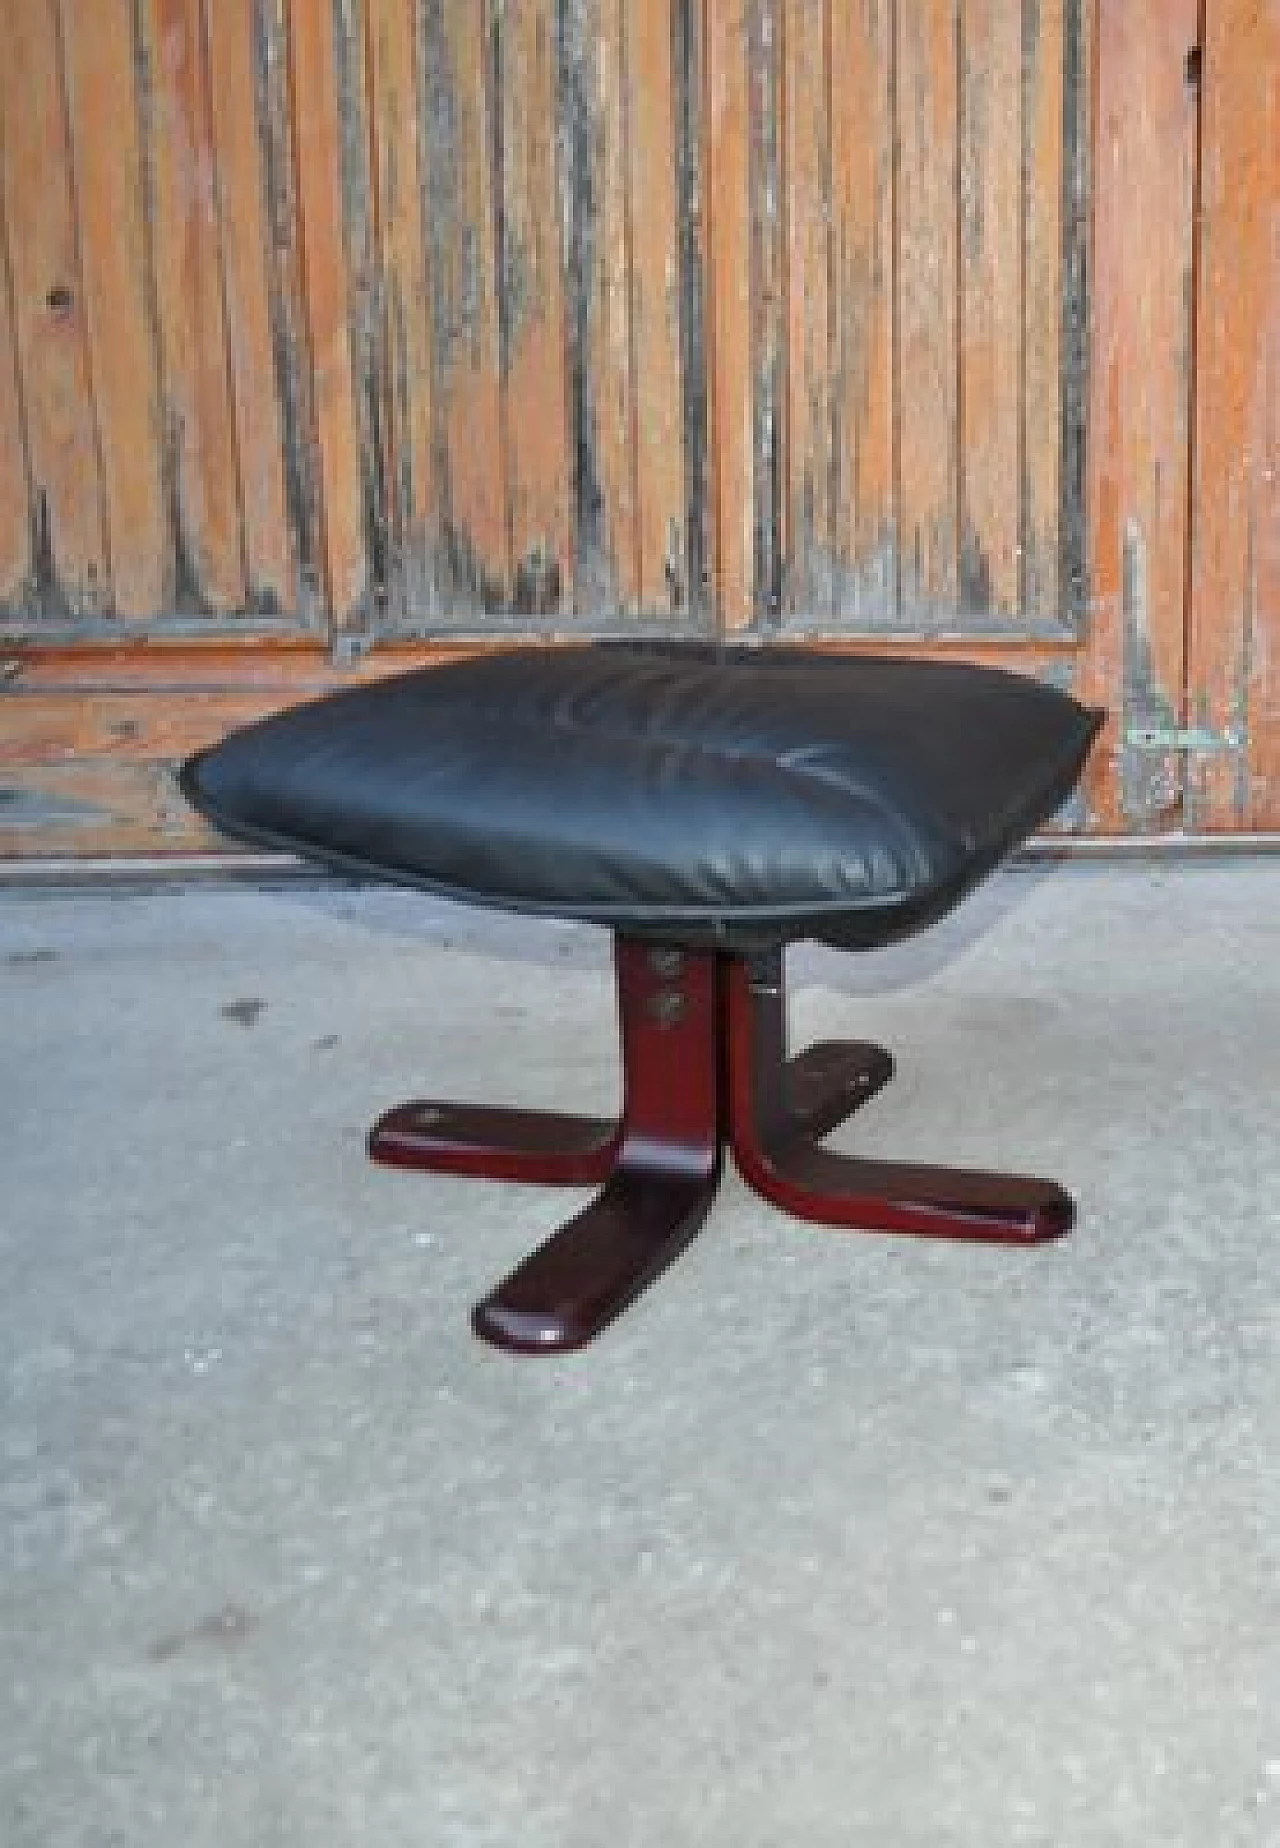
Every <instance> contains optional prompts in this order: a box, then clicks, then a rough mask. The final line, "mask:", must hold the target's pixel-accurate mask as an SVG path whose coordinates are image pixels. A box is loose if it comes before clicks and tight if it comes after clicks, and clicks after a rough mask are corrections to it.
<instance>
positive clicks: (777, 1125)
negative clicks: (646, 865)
mask: <svg viewBox="0 0 1280 1848" xmlns="http://www.w3.org/2000/svg"><path fill="white" fill-rule="evenodd" d="M721 983H722V1004H721V1005H722V1030H723V1032H724V1036H725V1039H726V1066H727V1072H726V1080H725V1085H726V1113H727V1135H728V1140H729V1143H730V1146H731V1148H732V1151H733V1156H734V1160H735V1161H736V1163H737V1165H738V1168H739V1171H740V1172H741V1174H742V1176H743V1179H744V1180H746V1181H747V1182H748V1184H749V1185H750V1186H752V1187H754V1188H755V1190H756V1191H757V1192H758V1193H760V1194H763V1195H764V1197H765V1198H766V1199H768V1200H771V1201H772V1202H773V1203H774V1204H775V1205H777V1206H780V1207H782V1208H783V1210H784V1211H786V1212H789V1213H793V1214H795V1215H796V1217H797V1218H800V1219H809V1220H815V1221H817V1222H818V1223H820V1224H823V1225H829V1226H841V1227H847V1228H853V1229H857V1230H861V1231H882V1232H906V1233H914V1234H917V1235H921V1236H925V1237H932V1238H953V1239H971V1240H972V1239H976V1240H983V1241H986V1242H990V1243H995V1244H1034V1243H1038V1242H1039V1241H1040V1240H1042V1239H1049V1238H1058V1237H1060V1236H1061V1235H1062V1234H1063V1233H1064V1232H1067V1231H1068V1230H1069V1229H1070V1227H1071V1223H1072V1219H1073V1216H1074V1212H1073V1207H1072V1203H1071V1200H1070V1198H1069V1196H1068V1195H1067V1194H1065V1193H1064V1192H1063V1190H1062V1189H1061V1188H1060V1187H1059V1186H1057V1185H1056V1184H1055V1183H1054V1182H1052V1181H1041V1180H1032V1179H1025V1178H1022V1177H1020V1176H1014V1175H1005V1174H983V1173H979V1172H976V1171H972V1170H964V1169H951V1168H931V1167H923V1166H920V1165H919V1164H916V1163H901V1162H886V1161H863V1160H860V1159H857V1158H855V1157H852V1156H848V1155H839V1154H837V1153H835V1151H834V1150H831V1149H827V1148H824V1147H823V1146H822V1145H821V1142H820V1141H819V1137H820V1136H821V1135H823V1134H824V1133H826V1132H827V1130H829V1129H830V1128H831V1127H833V1126H834V1123H835V1122H838V1121H839V1120H840V1114H845V1113H843V1112H842V1113H839V1114H834V1113H833V1108H828V1109H825V1110H822V1109H819V1110H813V1109H809V1110H808V1111H806V1109H805V1107H804V1105H805V1086H804V1083H803V1081H802V1082H801V1083H800V1084H798V1085H797V1084H796V1083H794V1081H793V1082H790V1083H789V1079H792V1080H794V1074H796V1073H797V1072H800V1073H803V1072H805V1071H806V1069H807V1068H806V1066H805V1055H801V1059H800V1060H799V1061H792V1062H791V1063H790V1064H787V1063H786V1062H785V1054H786V997H785V992H784V987H783V958H782V952H781V951H776V952H772V953H770V954H769V955H766V956H759V957H751V958H744V957H726V958H724V961H723V966H722V970H721ZM812 1050H814V1049H811V1051H812ZM817 1050H819V1051H821V1053H822V1055H823V1058H822V1063H823V1064H825V1063H826V1062H827V1061H828V1060H829V1061H830V1063H831V1066H832V1068H833V1069H835V1068H836V1067H837V1066H838V1061H837V1059H836V1055H835V1051H834V1049H831V1050H829V1049H828V1048H827V1047H825V1046H824V1047H822V1048H820V1049H817ZM877 1054H878V1061H879V1062H877V1058H876V1055H877ZM847 1061H848V1062H847V1066H846V1068H845V1083H846V1090H847V1089H848V1088H849V1087H850V1086H851V1087H852V1088H853V1090H855V1091H856V1090H857V1089H858V1088H859V1077H858V1074H859V1072H860V1071H861V1072H863V1073H864V1074H866V1076H864V1077H863V1079H862V1080H861V1088H862V1090H863V1091H864V1092H865V1095H866V1096H870V1095H871V1093H872V1090H873V1089H878V1088H879V1086H880V1085H882V1084H884V1083H885V1082H886V1080H887V1079H888V1077H889V1076H890V1073H891V1070H892V1067H891V1065H890V1064H889V1062H888V1055H887V1054H886V1053H879V1052H878V1049H877V1048H874V1047H872V1048H868V1047H860V1046H857V1047H850V1048H849V1049H848V1052H847ZM830 1101H831V1103H832V1105H834V1100H830ZM857 1101H859V1102H861V1101H864V1098H859V1099H858V1100H857ZM855 1107H856V1106H855Z"/></svg>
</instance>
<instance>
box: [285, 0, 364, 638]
mask: <svg viewBox="0 0 1280 1848" xmlns="http://www.w3.org/2000/svg"><path fill="white" fill-rule="evenodd" d="M286 19H287V22H288V33H287V38H288V52H289V60H290V79H291V83H290V89H291V114H292V133H293V142H294V149H295V171H296V176H297V196H296V210H297V212H298V214H299V230H300V234H301V251H302V258H303V268H302V286H303V295H304V312H305V317H306V330H307V343H308V349H309V356H310V362H311V364H310V395H311V399H312V412H313V416H314V440H315V444H316V463H317V466H316V470H315V476H316V489H317V497H318V504H319V508H320V513H321V522H322V533H323V559H322V569H323V575H324V585H325V591H326V597H325V601H326V604H327V607H328V610H329V614H330V621H331V622H332V623H333V625H334V626H335V627H336V628H338V629H342V628H346V627H348V626H351V625H353V624H354V625H356V626H361V625H362V624H363V623H364V621H365V619H366V614H367V609H368V601H369V597H370V594H371V590H372V579H371V574H370V564H369V558H368V554H367V551H366V546H365V536H366V535H365V518H364V514H365V509H364V504H363V486H364V484H363V481H362V478H361V442H360V439H361V426H360V420H359V409H358V406H357V401H356V392H357V386H356V376H355V365H354V358H353V352H352V324H351V310H352V304H351V296H350V284H351V278H350V277H349V275H348V271H347V251H346V237H345V227H344V224H343V182H344V168H343V139H344V122H343V114H342V102H343V98H342V94H341V86H340V81H339V47H338V42H337V33H336V23H335V19H334V8H333V7H332V5H330V4H328V3H327V0H325V3H323V4H320V3H317V4H315V5H312V4H308V3H306V0H302V3H298V0H295V3H294V4H291V5H290V6H289V8H288V11H287V13H286ZM359 100H361V101H362V100H363V99H359ZM356 132H359V131H358V130H357V131H356Z"/></svg>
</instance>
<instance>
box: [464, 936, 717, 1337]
mask: <svg viewBox="0 0 1280 1848" xmlns="http://www.w3.org/2000/svg"><path fill="white" fill-rule="evenodd" d="M614 954H615V959H616V962H617V972H618V1011H619V1020H620V1027H621V1037H622V1068H623V1111H622V1123H621V1128H620V1132H619V1141H618V1147H617V1153H616V1158H615V1160H614V1164H613V1169H612V1172H611V1174H610V1176H609V1179H608V1180H607V1181H606V1183H605V1185H604V1187H603V1189H602V1191H601V1192H600V1193H599V1194H598V1195H597V1197H596V1199H595V1200H594V1201H593V1202H592V1203H591V1205H590V1206H588V1207H587V1208H585V1210H584V1211H583V1212H581V1213H578V1214H577V1215H576V1216H575V1217H574V1218H573V1219H571V1220H570V1221H569V1222H568V1224H567V1225H565V1226H562V1227H561V1229H560V1230H559V1231H558V1232H556V1233H554V1234H553V1235H552V1237H551V1238H549V1239H548V1240H547V1242H546V1243H545V1244H544V1245H542V1246H540V1247H539V1248H538V1250H537V1251H535V1252H533V1253H532V1254H531V1256H529V1257H527V1258H526V1259H525V1260H524V1262H523V1263H522V1264H520V1265H519V1266H518V1267H517V1268H516V1269H515V1270H514V1271H513V1272H512V1273H511V1275H510V1276H509V1277H508V1278H507V1279H506V1280H505V1281H504V1282H503V1283H501V1284H499V1285H498V1287H497V1289H496V1290H494V1291H493V1292H492V1293H491V1294H490V1295H489V1296H487V1297H485V1299H484V1300H483V1302H481V1303H479V1304H477V1306H476V1308H475V1310H474V1312H473V1314H472V1326H473V1327H474V1329H475V1331H476V1333H477V1334H478V1335H480V1336H481V1337H482V1339H484V1340H486V1341H489V1342H492V1343H493V1344H494V1345H495V1346H496V1347H503V1348H508V1349H512V1350H514V1351H516V1352H518V1353H526V1354H531V1353H554V1352H561V1351H563V1350H565V1349H568V1348H577V1347H582V1346H583V1345H584V1344H585V1343H586V1342H588V1341H590V1340H591V1338H592V1337H593V1336H594V1335H596V1334H598V1333H599V1332H600V1330H601V1329H602V1328H604V1327H605V1326H606V1324H607V1323H609V1322H611V1321H612V1320H613V1319H614V1317H615V1316H617V1315H618V1314H620V1313H621V1311H622V1310H623V1309H625V1308H626V1307H627V1305H628V1304H629V1303H631V1302H632V1301H634V1299H635V1297H636V1296H638V1295H639V1293H640V1291H641V1290H643V1289H644V1288H645V1287H646V1285H648V1284H650V1283H652V1282H653V1280H654V1278H655V1277H657V1276H659V1275H660V1274H661V1272H662V1271H664V1270H665V1269H666V1267H667V1265H668V1264H670V1263H671V1261H672V1259H673V1258H675V1257H677V1256H678V1255H679V1254H680V1252H681V1251H683V1250H684V1248H685V1246H686V1245H687V1244H688V1242H689V1240H690V1239H691V1238H693V1236H694V1234H695V1233H696V1232H697V1231H698V1229H699V1228H700V1226H701V1225H702V1222H703V1220H704V1219H705V1218H706V1215H707V1211H708V1209H709V1208H710V1205H711V1202H712V1200H713V1199H714V1198H715V1193H716V1188H717V1186H718V1184H719V1180H720V1133H719V1099H718V1081H719V1069H718V1068H719V1035H718V1031H717V1024H718V1023H717V1009H718V990H717V969H716V958H715V956H714V955H709V954H695V953H690V952H687V951H680V950H676V949H667V948H663V947H661V946H651V945H645V944H641V943H636V942H633V941H629V940H627V939H624V938H621V937H619V938H617V939H615V945H614Z"/></svg>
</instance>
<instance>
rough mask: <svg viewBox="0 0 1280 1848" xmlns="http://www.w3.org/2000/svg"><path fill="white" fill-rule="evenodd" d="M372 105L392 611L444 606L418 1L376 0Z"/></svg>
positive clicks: (372, 7) (372, 9) (371, 1)
mask: <svg viewBox="0 0 1280 1848" xmlns="http://www.w3.org/2000/svg"><path fill="white" fill-rule="evenodd" d="M368 5H369V86H370V92H369V108H370V115H371V120H372V123H373V127H374V137H373V139H374V160H375V162H376V170H375V197H376V199H377V209H378V221H379V263H380V278H381V294H380V303H379V307H380V314H381V321H380V327H379V343H380V353H381V363H382V368H383V378H382V390H383V394H384V406H385V409H384V427H385V440H386V444H387V450H388V460H387V472H386V493H387V508H386V526H387V535H388V555H387V560H386V594H387V602H388V606H389V610H390V612H391V616H392V620H393V622H394V620H395V619H396V617H397V616H403V615H416V616H417V617H418V618H421V617H423V616H424V615H430V614H433V613H435V611H436V609H437V607H438V587H437V584H436V553H437V548H438V545H439V527H438V490H437V481H436V456H435V392H434V383H433V377H432V338H433V336H432V298H431V280H432V279H431V274H430V269H429V265H428V262H427V246H426V217H425V203H426V200H427V199H428V198H429V196H430V187H431V177H430V172H429V166H428V161H429V145H430V140H429V123H428V116H427V108H428V99H427V95H426V88H425V79H424V73H425V60H424V58H423V55H422V47H421V44H420V42H419V8H418V4H417V0H368Z"/></svg>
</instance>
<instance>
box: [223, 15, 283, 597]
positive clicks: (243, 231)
mask: <svg viewBox="0 0 1280 1848" xmlns="http://www.w3.org/2000/svg"><path fill="white" fill-rule="evenodd" d="M256 10H257V7H256V0H205V29H206V33H207V38H208V53H209V84H210V92H211V95H212V108H213V141H214V147H215V150H216V155H217V174H218V193H219V223H220V226H221V233H222V270H223V289H224V294H225V307H226V318H227V354H228V362H229V368H230V379H231V395H232V401H233V412H234V419H235V438H236V468H237V471H238V474H239V480H240V506H241V518H242V523H243V543H244V557H245V567H246V583H245V607H246V609H248V610H250V611H254V612H256V613H259V614H263V615H278V614H282V613H283V612H285V611H291V610H294V609H296V608H297V607H298V602H299V598H298V592H297V586H296V582H295V579H296V564H295V560H294V556H293V546H292V543H291V539H290V530H289V517H288V512H287V507H286V501H285V472H284V465H283V456H284V422H283V418H282V415H281V404H280V397H279V393H278V387H277V379H276V366H275V356H274V351H273V340H272V320H271V301H270V291H269V284H268V276H269V269H270V263H269V255H270V247H269V240H270V225H269V219H268V210H267V207H268V189H267V178H266V171H265V165H266V163H265V158H264V147H263V138H264V129H265V124H264V121H263V113H262V101H263V99H262V97H261V95H260V86H259V81H258V70H257V68H256V67H257V60H256V58H255V47H256V31H257V22H256V18H255V14H256Z"/></svg>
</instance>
